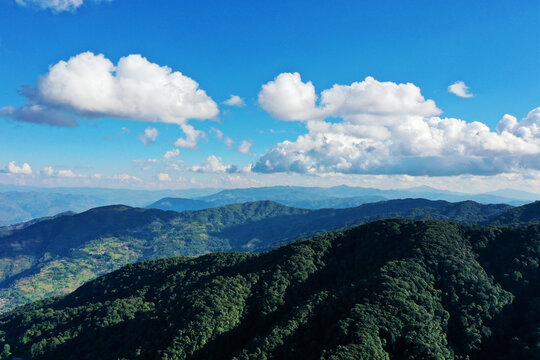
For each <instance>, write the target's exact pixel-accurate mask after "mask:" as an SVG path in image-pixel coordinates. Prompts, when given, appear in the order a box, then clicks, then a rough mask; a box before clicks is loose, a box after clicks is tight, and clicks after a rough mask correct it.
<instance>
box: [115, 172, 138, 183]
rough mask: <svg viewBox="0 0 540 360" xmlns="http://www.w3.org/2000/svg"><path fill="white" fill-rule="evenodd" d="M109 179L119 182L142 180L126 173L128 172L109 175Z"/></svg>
mask: <svg viewBox="0 0 540 360" xmlns="http://www.w3.org/2000/svg"><path fill="white" fill-rule="evenodd" d="M109 179H111V180H117V181H121V182H142V180H141V179H139V178H138V177H136V176H132V175H128V174H118V175H113V176H110V177H109Z"/></svg>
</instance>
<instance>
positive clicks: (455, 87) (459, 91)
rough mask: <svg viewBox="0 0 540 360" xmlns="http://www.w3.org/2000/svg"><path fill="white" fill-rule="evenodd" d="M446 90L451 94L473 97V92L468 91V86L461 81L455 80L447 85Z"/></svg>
mask: <svg viewBox="0 0 540 360" xmlns="http://www.w3.org/2000/svg"><path fill="white" fill-rule="evenodd" d="M448 92H451V93H452V94H454V95H456V96H459V97H462V98H470V97H473V94H472V93H471V92H470V88H469V87H468V86H467V85H465V83H464V82H463V81H456V82H455V83H453V84H452V85H450V86H449V87H448Z"/></svg>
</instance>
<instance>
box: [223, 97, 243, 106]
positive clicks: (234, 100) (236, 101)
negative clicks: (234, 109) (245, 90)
mask: <svg viewBox="0 0 540 360" xmlns="http://www.w3.org/2000/svg"><path fill="white" fill-rule="evenodd" d="M223 103H224V104H225V105H229V106H239V107H240V106H244V105H246V103H245V102H244V99H242V98H241V97H240V96H238V95H231V97H229V98H228V99H227V100H225V101H224V102H223Z"/></svg>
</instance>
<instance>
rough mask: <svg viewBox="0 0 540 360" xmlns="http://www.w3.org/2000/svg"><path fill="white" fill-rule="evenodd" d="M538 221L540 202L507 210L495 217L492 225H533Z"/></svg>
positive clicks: (539, 218)
mask: <svg viewBox="0 0 540 360" xmlns="http://www.w3.org/2000/svg"><path fill="white" fill-rule="evenodd" d="M538 221H540V201H535V202H533V203H530V204H526V205H522V206H518V207H515V208H513V209H509V210H507V211H505V212H503V213H502V214H501V215H499V216H497V217H495V218H494V219H493V220H492V221H491V223H492V224H494V225H511V224H521V225H523V224H533V223H536V222H538Z"/></svg>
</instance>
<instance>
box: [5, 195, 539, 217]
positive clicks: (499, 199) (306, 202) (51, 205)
mask: <svg viewBox="0 0 540 360" xmlns="http://www.w3.org/2000/svg"><path fill="white" fill-rule="evenodd" d="M164 198H166V199H164ZM172 198H183V199H186V200H185V201H180V200H178V201H176V202H177V203H180V202H182V203H183V204H180V205H179V206H177V207H176V208H175V206H171V205H164V206H162V205H160V203H161V202H166V203H170V202H171V199H172ZM404 198H425V199H430V200H445V201H450V202H460V201H466V200H473V201H476V202H479V203H482V204H497V203H505V204H509V205H516V206H518V205H523V204H525V203H529V202H532V201H535V200H540V195H539V194H533V193H528V192H524V191H517V190H512V189H506V190H499V191H495V192H491V193H485V194H466V193H457V192H450V191H445V190H439V189H435V188H431V187H427V186H420V187H414V188H408V189H395V190H380V189H374V188H363V187H351V186H345V185H342V186H334V187H328V188H323V187H300V186H272V187H260V188H246V189H228V190H221V189H183V190H153V191H150V190H127V189H102V188H36V187H24V186H6V185H0V226H5V225H11V224H15V223H20V222H25V221H28V220H31V219H34V218H39V217H46V216H53V215H56V214H58V213H61V212H66V211H75V212H82V211H86V210H89V209H91V208H94V207H98V206H106V205H113V204H125V205H128V206H136V207H149V208H150V207H152V208H159V209H163V210H176V211H183V210H198V209H201V206H203V207H204V208H209V207H216V206H223V205H229V204H239V203H244V202H248V201H262V200H273V201H276V202H279V203H282V204H284V205H287V206H292V207H299V208H309V209H320V208H348V207H355V206H358V205H361V204H365V203H370V202H376V201H383V200H391V199H404ZM160 199H162V200H161V202H160ZM167 207H168V208H167Z"/></svg>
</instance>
